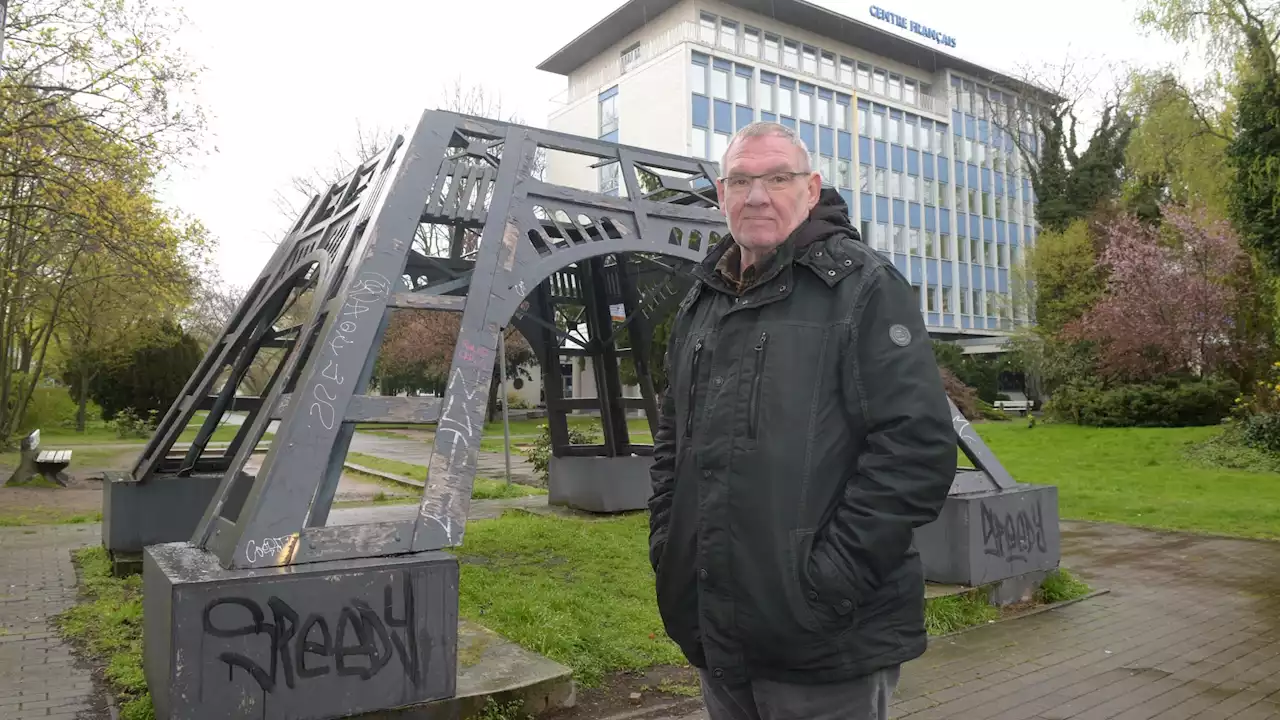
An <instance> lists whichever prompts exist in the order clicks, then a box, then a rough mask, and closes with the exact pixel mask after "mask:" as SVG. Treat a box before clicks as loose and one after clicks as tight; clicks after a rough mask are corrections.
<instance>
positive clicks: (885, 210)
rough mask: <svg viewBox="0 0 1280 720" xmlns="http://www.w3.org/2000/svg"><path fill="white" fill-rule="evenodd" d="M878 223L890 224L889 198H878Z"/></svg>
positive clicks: (880, 196) (878, 196) (881, 196)
mask: <svg viewBox="0 0 1280 720" xmlns="http://www.w3.org/2000/svg"><path fill="white" fill-rule="evenodd" d="M876 222H883V223H887V222H889V198H887V197H885V196H883V195H877V196H876Z"/></svg>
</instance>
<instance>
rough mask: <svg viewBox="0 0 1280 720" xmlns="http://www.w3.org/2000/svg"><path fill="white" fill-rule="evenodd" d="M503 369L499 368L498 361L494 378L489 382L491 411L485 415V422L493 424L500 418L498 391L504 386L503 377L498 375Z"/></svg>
mask: <svg viewBox="0 0 1280 720" xmlns="http://www.w3.org/2000/svg"><path fill="white" fill-rule="evenodd" d="M500 370H501V368H499V367H498V363H497V361H495V362H494V363H493V378H492V379H491V380H490V381H489V411H488V412H487V413H486V414H485V422H487V423H491V422H493V421H494V420H496V419H497V417H498V389H499V387H500V386H501V385H502V381H501V379H500V378H501V376H500V375H499V374H498V373H499V371H500Z"/></svg>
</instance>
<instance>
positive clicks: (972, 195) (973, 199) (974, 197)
mask: <svg viewBox="0 0 1280 720" xmlns="http://www.w3.org/2000/svg"><path fill="white" fill-rule="evenodd" d="M978 207H979V206H978V189H977V188H969V212H971V213H974V214H977V212H978Z"/></svg>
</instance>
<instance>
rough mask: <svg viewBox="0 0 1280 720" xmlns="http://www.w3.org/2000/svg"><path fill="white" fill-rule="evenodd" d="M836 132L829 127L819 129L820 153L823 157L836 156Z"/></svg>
mask: <svg viewBox="0 0 1280 720" xmlns="http://www.w3.org/2000/svg"><path fill="white" fill-rule="evenodd" d="M835 144H836V141H835V131H834V130H832V129H831V128H829V127H819V128H818V152H819V153H821V154H823V155H835V154H836V148H835Z"/></svg>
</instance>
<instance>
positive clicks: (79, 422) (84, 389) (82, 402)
mask: <svg viewBox="0 0 1280 720" xmlns="http://www.w3.org/2000/svg"><path fill="white" fill-rule="evenodd" d="M89 379H90V378H89V366H88V364H87V363H82V367H81V368H80V393H79V394H80V397H79V398H77V402H76V405H77V407H76V432H78V433H83V432H84V424H85V423H84V421H85V415H86V412H85V411H86V409H87V407H88V405H89Z"/></svg>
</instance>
